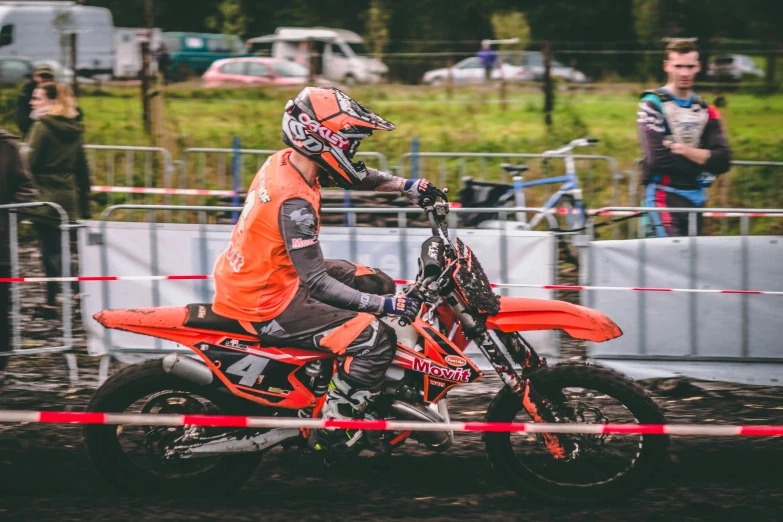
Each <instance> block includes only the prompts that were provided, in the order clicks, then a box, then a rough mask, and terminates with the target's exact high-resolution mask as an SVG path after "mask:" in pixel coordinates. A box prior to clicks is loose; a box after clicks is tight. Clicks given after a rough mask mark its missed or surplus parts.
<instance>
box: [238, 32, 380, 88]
mask: <svg viewBox="0 0 783 522" xmlns="http://www.w3.org/2000/svg"><path fill="white" fill-rule="evenodd" d="M309 42H312V46H313V50H314V52H315V55H316V58H315V64H314V65H315V68H316V70H315V74H316V76H322V77H324V78H327V79H329V80H333V81H336V82H342V83H345V84H348V85H351V84H354V83H378V82H379V81H381V79H382V77H383V75H384V74H386V73H387V72H388V71H389V68H388V67H386V65H384V64H383V63H382V62H381V61H380V60H376V59H375V58H372V57H371V56H369V52H368V51H367V48H366V47H365V45H364V40H363V39H362V37H361V36H359V35H358V34H356V33H354V32H352V31H346V30H344V29H328V28H325V27H312V28H307V27H278V28H277V30H276V31H275V34H270V35H267V36H260V37H258V38H251V39H250V40H248V41H247V47H248V52H250V53H253V54H267V55H271V56H272V57H273V58H284V59H288V60H291V61H294V62H297V63H300V64H302V65H304V66H308V46H309V45H310V44H309ZM270 47H271V49H270Z"/></svg>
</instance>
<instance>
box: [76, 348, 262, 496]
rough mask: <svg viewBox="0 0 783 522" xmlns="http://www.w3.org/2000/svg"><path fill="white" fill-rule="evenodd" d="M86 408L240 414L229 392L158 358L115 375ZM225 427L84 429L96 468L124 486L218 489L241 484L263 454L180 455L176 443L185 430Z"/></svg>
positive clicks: (230, 489) (165, 490)
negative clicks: (170, 369) (177, 372)
mask: <svg viewBox="0 0 783 522" xmlns="http://www.w3.org/2000/svg"><path fill="white" fill-rule="evenodd" d="M87 409H88V411H97V412H128V413H153V414H178V415H181V414H231V413H238V412H236V411H232V410H233V409H234V408H233V407H232V404H231V403H230V402H229V399H227V397H226V396H225V395H223V394H220V393H218V392H217V391H215V390H213V389H209V388H204V387H202V386H199V385H197V384H193V383H190V382H189V381H185V380H183V379H180V378H178V377H174V376H172V375H169V374H168V373H166V372H165V371H164V370H163V367H162V366H161V363H160V361H158V360H155V361H149V362H146V363H143V364H139V365H136V366H131V367H129V368H126V369H125V370H123V371H121V372H119V373H117V374H116V375H114V376H113V377H112V378H110V379H109V380H107V381H106V383H105V384H104V385H103V386H101V388H100V389H98V391H97V392H96V393H95V395H94V396H93V398H92V400H91V401H90V404H89V406H88V408H87ZM201 430H203V431H201ZM196 431H198V433H196ZM225 431H226V428H199V427H195V426H124V425H120V426H101V425H88V426H86V427H85V430H84V434H85V442H86V445H87V451H88V454H89V456H90V459H91V460H92V462H93V463H94V464H95V466H96V468H97V469H98V471H99V472H100V473H101V475H103V476H104V477H106V478H107V479H108V480H110V481H111V482H112V483H113V484H115V485H116V486H117V487H118V488H120V489H122V490H126V491H132V492H138V493H143V492H148V493H149V492H153V493H157V494H172V493H185V492H187V493H191V494H210V493H212V494H215V493H218V494H220V493H231V492H233V491H235V490H238V489H240V488H241V487H242V485H243V484H244V483H245V482H246V481H247V479H248V478H250V476H251V475H252V474H253V472H254V471H255V469H256V467H257V466H258V463H259V462H260V460H261V457H262V455H263V454H262V453H246V454H241V455H231V456H217V457H204V458H194V459H179V458H177V455H176V453H175V452H172V447H173V446H174V445H176V444H177V443H179V441H180V440H181V439H182V437H183V436H186V435H194V434H198V435H203V436H209V435H217V434H219V433H221V432H225Z"/></svg>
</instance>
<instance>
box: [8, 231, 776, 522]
mask: <svg viewBox="0 0 783 522" xmlns="http://www.w3.org/2000/svg"><path fill="white" fill-rule="evenodd" d="M22 260H23V262H24V263H25V267H24V268H25V270H24V274H23V275H25V276H36V275H42V274H41V272H40V269H38V268H37V263H39V261H38V259H37V250H36V249H35V247H34V245H33V244H30V243H28V244H26V245H24V246H23V249H22ZM561 282H563V283H565V284H576V277H575V273H562V271H561ZM20 288H21V290H22V303H23V306H22V314H23V323H22V327H23V332H24V344H23V347H26V348H35V347H41V346H51V345H56V344H57V343H58V342H60V343H61V342H62V341H61V339H60V340H58V339H57V338H56V337H57V336H58V335H60V334H58V333H57V332H56V331H55V330H53V329H52V324H51V323H45V322H42V321H41V320H38V319H34V318H33V315H32V314H33V310H34V307H35V303H40V302H42V301H43V291H44V287H43V285H20ZM576 296H577V294H575V293H568V294H565V293H563V294H561V295H558V296H557V297H558V298H564V299H566V300H573V299H575V298H576ZM74 304H76V303H74ZM58 326H59V325H58ZM75 334H76V338H77V346H81V347H83V346H84V337H83V331H82V330H81V329H79V328H75ZM563 352H564V355H565V357H566V358H570V357H579V356H581V355H583V354H584V351H583V345H582V343H578V342H573V341H571V342H568V343H565V344H564V349H563ZM78 363H79V368H80V385H79V387H71V385H70V384H69V382H68V370H67V366H66V364H65V359H64V357H63V356H62V355H47V356H38V357H14V358H12V360H11V362H10V364H9V368H8V374H9V376H8V378H7V379H6V381H5V383H4V384H3V385H0V409H16V410H23V409H26V410H70V411H81V410H84V409H85V407H86V405H87V403H88V402H89V399H90V396H91V394H92V393H93V392H94V390H95V387H96V385H97V365H98V361H97V359H95V358H91V357H88V356H86V355H79V356H78ZM112 369H113V370H114V371H116V369H117V367H114V368H112ZM643 384H644V385H645V386H646V387H647V388H648V389H649V390H650V391H651V392H653V394H654V395H655V396H656V399H657V400H658V401H659V402H660V404H661V405H662V406H663V407H664V409H665V410H666V414H667V416H668V419H669V422H673V423H715V424H783V388H763V387H753V386H740V385H733V384H725V383H703V382H688V381H684V380H658V381H648V382H643ZM499 389H500V381H499V379H497V378H496V377H494V376H492V375H487V376H486V377H485V378H484V379H483V380H482V381H479V382H478V383H474V384H470V385H466V386H463V387H461V388H459V389H458V390H456V391H455V393H454V394H452V395H450V401H449V402H450V410H451V415H452V418H453V419H454V420H458V421H460V420H480V419H482V418H483V415H484V413H485V411H486V407H487V405H488V404H489V402H490V400H491V398H492V396H494V394H495V393H496V392H497V390H499ZM782 442H783V439H781V438H771V437H767V438H706V437H688V438H686V437H676V438H673V439H672V445H671V457H672V458H671V462H670V463H669V464H668V466H667V469H666V470H665V472H664V473H662V474H661V476H660V477H659V478H658V479H657V480H656V482H655V483H654V484H653V485H652V486H651V487H650V488H648V489H647V490H646V491H644V492H643V493H641V494H639V495H637V496H635V497H633V498H630V499H618V500H619V502H618V503H615V504H612V505H606V506H596V507H592V508H590V509H574V508H567V507H560V506H544V505H538V504H534V503H531V502H530V501H528V500H526V499H524V498H523V497H520V496H518V495H517V494H516V493H515V492H513V491H510V490H509V489H507V487H506V485H505V484H504V483H502V482H501V481H500V480H499V479H498V478H497V477H496V475H495V473H494V472H493V470H492V469H491V468H490V465H489V462H488V460H487V458H486V455H485V453H484V449H483V445H482V443H481V439H480V435H479V434H456V436H455V443H454V446H453V447H452V448H451V450H449V451H448V452H446V453H443V454H433V453H431V452H428V451H427V450H425V449H421V448H420V447H419V446H418V445H417V444H416V443H414V442H408V443H406V444H405V445H404V446H403V447H402V448H401V449H400V450H398V452H397V453H396V454H395V455H394V456H393V457H392V459H391V464H390V467H389V468H388V469H385V470H379V469H376V468H374V467H373V466H372V465H370V464H369V463H368V462H365V461H359V462H354V463H352V464H350V465H343V466H340V467H329V468H327V467H325V466H324V465H323V463H322V461H321V459H320V457H318V456H316V455H314V454H311V453H308V452H299V451H286V452H284V451H282V450H273V451H271V452H270V453H269V454H268V455H267V456H266V457H265V458H264V460H263V461H262V464H261V466H260V467H259V468H258V470H257V472H256V474H255V476H254V477H253V478H252V479H251V481H249V482H248V483H247V484H246V485H245V486H244V487H243V488H242V489H241V490H240V491H238V492H237V493H236V494H235V495H234V496H233V497H230V498H221V499H204V498H194V499H181V498H180V499H171V498H163V497H150V496H145V497H133V496H127V495H121V494H118V493H117V492H116V491H115V490H114V489H112V488H111V487H110V486H109V485H107V484H106V482H105V481H104V480H103V479H102V478H101V477H99V476H98V475H97V474H96V473H95V471H94V470H93V468H92V466H91V464H90V461H89V459H88V458H87V455H86V452H85V450H84V446H83V441H82V431H81V429H80V428H79V427H77V426H65V425H40V424H28V425H3V424H0V520H35V521H42V520H138V519H140V518H145V519H147V520H172V521H173V520H208V519H229V520H237V521H242V520H290V519H299V520H320V519H330V520H358V519H368V518H374V519H414V518H416V519H418V518H432V519H441V520H454V519H459V520H484V519H514V520H541V521H569V522H571V521H581V520H584V521H588V520H589V521H591V522H592V521H595V520H617V521H626V520H634V521H647V520H655V521H670V520H710V521H716V520H738V519H742V520H748V521H754V522H755V521H764V520H778V519H783V479H781V474H782V473H783V472H782V471H781V470H783V448H782Z"/></svg>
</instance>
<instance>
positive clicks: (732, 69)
mask: <svg viewBox="0 0 783 522" xmlns="http://www.w3.org/2000/svg"><path fill="white" fill-rule="evenodd" d="M707 76H710V77H713V78H730V79H732V80H741V79H743V78H745V77H754V78H763V77H764V71H762V70H761V67H759V66H758V65H756V62H754V61H753V58H751V57H750V56H746V55H744V54H722V55H718V56H714V57H712V58H710V60H709V63H708V64H707Z"/></svg>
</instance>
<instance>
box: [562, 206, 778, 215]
mask: <svg viewBox="0 0 783 522" xmlns="http://www.w3.org/2000/svg"><path fill="white" fill-rule="evenodd" d="M567 212H568V210H567V209H563V208H561V209H558V214H566V213H567ZM587 213H588V214H594V215H597V216H632V215H634V214H640V213H641V214H643V212H634V211H631V210H603V211H600V212H591V211H588V212H587ZM702 216H704V217H743V216H748V217H783V214H781V213H779V212H778V213H775V212H747V213H745V212H704V213H703V214H702Z"/></svg>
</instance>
